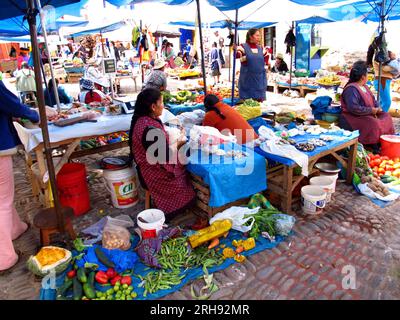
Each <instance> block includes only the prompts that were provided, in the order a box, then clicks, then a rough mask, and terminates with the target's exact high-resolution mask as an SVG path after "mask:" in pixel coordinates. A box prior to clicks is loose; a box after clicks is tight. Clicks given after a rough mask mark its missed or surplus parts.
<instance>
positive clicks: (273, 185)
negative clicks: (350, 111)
mask: <svg viewBox="0 0 400 320" xmlns="http://www.w3.org/2000/svg"><path fill="white" fill-rule="evenodd" d="M357 146H358V138H355V139H353V140H351V141H348V142H345V143H343V144H342V145H340V146H337V147H335V148H332V149H331V150H327V151H324V152H321V153H320V154H318V155H315V156H313V157H310V158H309V173H310V174H309V175H310V176H312V175H315V174H316V173H317V172H318V171H319V170H318V169H315V168H314V165H315V164H316V163H317V162H318V161H319V160H320V159H322V158H323V157H326V156H329V155H331V156H333V157H334V158H335V159H336V160H338V161H339V162H340V163H341V164H342V165H343V167H344V168H346V169H347V178H346V182H347V183H348V184H351V183H352V181H353V174H354V170H355V166H356V157H357ZM346 148H350V153H349V157H348V159H344V158H343V157H341V156H340V155H339V154H338V151H341V150H344V149H346ZM296 167H297V164H293V165H290V166H288V165H282V164H281V165H278V166H276V167H273V168H271V169H268V170H267V184H268V190H269V191H272V192H274V193H277V194H279V196H280V197H281V207H282V208H281V209H282V211H283V212H287V213H291V212H292V205H293V203H294V202H295V201H297V200H298V199H293V191H294V190H295V188H296V187H297V186H298V185H299V184H300V183H301V181H302V180H303V179H304V178H305V177H304V176H295V175H294V173H293V172H294V169H295V168H296Z"/></svg>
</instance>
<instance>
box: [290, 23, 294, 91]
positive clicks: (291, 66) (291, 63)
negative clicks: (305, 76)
mask: <svg viewBox="0 0 400 320" xmlns="http://www.w3.org/2000/svg"><path fill="white" fill-rule="evenodd" d="M292 30H293V32H295V31H294V21H292ZM292 72H293V48H292V47H290V70H289V73H290V74H289V90H290V91H292Z"/></svg>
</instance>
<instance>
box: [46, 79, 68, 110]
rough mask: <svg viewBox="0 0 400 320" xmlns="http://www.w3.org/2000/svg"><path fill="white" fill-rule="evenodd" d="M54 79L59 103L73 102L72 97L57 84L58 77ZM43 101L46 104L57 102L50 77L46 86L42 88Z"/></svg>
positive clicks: (51, 104)
mask: <svg viewBox="0 0 400 320" xmlns="http://www.w3.org/2000/svg"><path fill="white" fill-rule="evenodd" d="M55 81H56V86H57V92H58V98H59V100H60V103H63V104H69V103H72V102H74V99H73V98H72V97H70V96H69V95H68V94H67V93H66V92H65V90H64V88H63V87H59V86H58V83H59V81H58V79H56V80H55ZM44 101H45V103H46V105H47V106H54V105H55V104H57V102H56V97H55V94H54V87H53V80H52V79H50V80H49V83H48V84H47V88H46V89H44Z"/></svg>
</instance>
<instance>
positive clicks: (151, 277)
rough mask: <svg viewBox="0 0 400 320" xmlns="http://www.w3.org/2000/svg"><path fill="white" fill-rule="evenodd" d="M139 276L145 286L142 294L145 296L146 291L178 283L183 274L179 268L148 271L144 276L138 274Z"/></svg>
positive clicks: (165, 287) (149, 291)
mask: <svg viewBox="0 0 400 320" xmlns="http://www.w3.org/2000/svg"><path fill="white" fill-rule="evenodd" d="M139 278H140V280H142V281H143V285H144V288H145V290H144V294H143V296H144V297H146V296H147V293H154V292H157V291H159V290H166V289H171V288H172V287H173V286H176V285H178V284H180V283H181V282H182V279H183V278H185V275H180V271H179V270H173V271H169V272H168V271H165V270H161V271H153V272H149V273H148V274H147V275H146V276H145V277H141V276H139Z"/></svg>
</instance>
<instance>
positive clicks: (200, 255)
mask: <svg viewBox="0 0 400 320" xmlns="http://www.w3.org/2000/svg"><path fill="white" fill-rule="evenodd" d="M223 262H224V259H223V256H222V254H220V253H218V252H217V251H216V250H215V249H211V250H208V248H207V247H206V246H201V247H197V248H196V249H194V250H193V251H192V252H191V253H190V255H189V257H188V258H187V259H186V262H185V266H186V267H188V268H197V267H200V266H204V265H207V267H212V266H218V265H220V264H222V263H223Z"/></svg>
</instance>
